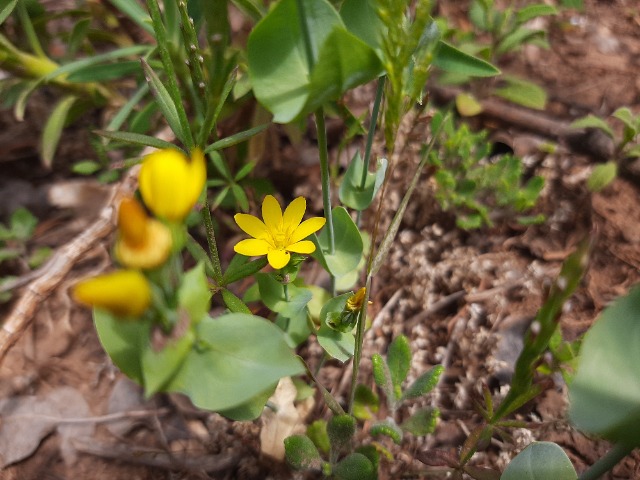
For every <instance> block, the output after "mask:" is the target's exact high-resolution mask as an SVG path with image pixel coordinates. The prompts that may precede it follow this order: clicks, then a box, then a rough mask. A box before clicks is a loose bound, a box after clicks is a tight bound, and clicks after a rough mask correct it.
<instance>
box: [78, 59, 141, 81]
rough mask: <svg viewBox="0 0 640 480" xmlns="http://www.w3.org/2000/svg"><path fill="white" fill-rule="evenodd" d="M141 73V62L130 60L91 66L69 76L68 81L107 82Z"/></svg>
mask: <svg viewBox="0 0 640 480" xmlns="http://www.w3.org/2000/svg"><path fill="white" fill-rule="evenodd" d="M140 72H141V70H140V62H139V61H137V60H130V61H125V62H117V63H107V64H105V65H89V66H87V67H84V68H82V69H80V70H77V71H75V72H74V73H72V74H71V75H69V76H68V77H67V80H68V81H70V82H78V83H80V82H107V81H110V80H116V79H118V78H122V77H124V76H126V75H131V74H134V73H140Z"/></svg>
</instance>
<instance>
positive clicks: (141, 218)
mask: <svg viewBox="0 0 640 480" xmlns="http://www.w3.org/2000/svg"><path fill="white" fill-rule="evenodd" d="M148 221H149V217H148V216H147V214H146V212H145V211H144V208H142V205H140V204H139V203H138V202H137V201H136V200H135V199H134V198H125V199H124V200H122V202H120V208H119V209H118V232H119V233H120V235H121V236H122V238H123V239H124V240H125V241H126V242H127V243H128V244H129V245H131V246H140V245H142V244H143V243H144V241H145V238H146V233H147V223H148Z"/></svg>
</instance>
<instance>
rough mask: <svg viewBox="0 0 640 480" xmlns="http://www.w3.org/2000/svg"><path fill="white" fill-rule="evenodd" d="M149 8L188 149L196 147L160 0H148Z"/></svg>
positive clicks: (168, 83)
mask: <svg viewBox="0 0 640 480" xmlns="http://www.w3.org/2000/svg"><path fill="white" fill-rule="evenodd" d="M147 8H148V9H149V13H150V15H151V20H152V21H153V30H154V31H155V34H156V42H157V43H158V52H159V53H160V60H162V65H163V67H164V70H165V73H166V74H167V91H168V92H169V95H171V99H172V100H173V103H174V104H175V107H176V111H177V113H178V120H179V122H180V126H181V127H182V131H183V132H184V142H185V146H186V147H187V150H192V149H193V147H194V141H193V134H192V133H191V126H190V125H189V120H188V118H187V112H186V111H185V109H184V105H183V104H182V97H181V96H180V90H179V89H178V81H177V79H176V78H177V77H176V70H175V68H174V66H173V62H172V60H171V55H170V54H169V49H168V48H167V45H168V41H167V32H166V31H165V29H164V23H162V16H161V14H160V7H159V6H158V0H147Z"/></svg>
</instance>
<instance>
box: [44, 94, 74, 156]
mask: <svg viewBox="0 0 640 480" xmlns="http://www.w3.org/2000/svg"><path fill="white" fill-rule="evenodd" d="M77 99H78V97H75V96H73V95H68V96H66V97H64V98H63V99H62V100H60V102H58V104H57V105H56V106H55V107H54V109H53V111H52V112H51V115H50V116H49V118H48V119H47V123H46V124H45V126H44V131H43V132H42V146H41V150H40V155H42V161H43V163H44V165H45V166H46V167H47V168H51V164H52V163H53V156H54V155H55V153H56V149H57V148H58V142H59V141H60V136H61V135H62V129H63V128H64V125H65V123H66V122H67V116H68V115H69V110H71V107H72V106H73V104H74V103H75V102H76V100H77Z"/></svg>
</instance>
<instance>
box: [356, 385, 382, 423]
mask: <svg viewBox="0 0 640 480" xmlns="http://www.w3.org/2000/svg"><path fill="white" fill-rule="evenodd" d="M379 408H380V398H379V397H378V396H377V395H376V394H375V393H374V392H373V390H371V389H370V388H369V387H367V386H365V385H358V386H357V387H356V393H355V396H354V399H353V415H354V417H356V418H357V419H358V420H369V419H371V418H373V414H375V413H377V412H378V410H379Z"/></svg>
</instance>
